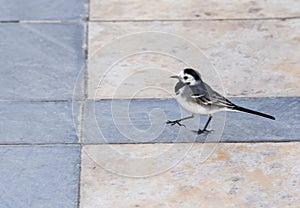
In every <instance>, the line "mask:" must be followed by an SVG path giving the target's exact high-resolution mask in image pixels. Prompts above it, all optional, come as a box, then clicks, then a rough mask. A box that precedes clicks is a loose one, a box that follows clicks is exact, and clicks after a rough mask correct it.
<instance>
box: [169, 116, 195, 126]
mask: <svg viewBox="0 0 300 208" xmlns="http://www.w3.org/2000/svg"><path fill="white" fill-rule="evenodd" d="M193 117H194V114H192V115H191V116H188V117H185V118H181V119H178V120H174V121H170V120H168V121H167V122H166V124H171V126H174V125H175V124H178V125H179V126H184V127H185V125H184V124H181V123H180V121H184V120H187V119H191V118H193Z"/></svg>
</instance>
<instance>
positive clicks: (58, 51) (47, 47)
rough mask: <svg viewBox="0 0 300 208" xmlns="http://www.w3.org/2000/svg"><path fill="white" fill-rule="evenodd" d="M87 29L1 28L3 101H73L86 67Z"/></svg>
mask: <svg viewBox="0 0 300 208" xmlns="http://www.w3.org/2000/svg"><path fill="white" fill-rule="evenodd" d="M83 41H84V26H83V24H82V23H64V24H54V23H53V24H51V23H48V24H47V23H45V24H42V23H41V24H14V23H10V24H1V25H0V46H1V54H0V63H1V64H2V67H1V70H0V88H1V92H0V100H67V99H68V100H70V99H72V95H73V88H74V86H75V82H76V79H77V76H78V73H79V72H80V70H81V69H82V68H83V66H84V52H83V49H82V47H83Z"/></svg>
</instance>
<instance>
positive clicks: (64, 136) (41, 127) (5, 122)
mask: <svg viewBox="0 0 300 208" xmlns="http://www.w3.org/2000/svg"><path fill="white" fill-rule="evenodd" d="M79 110H80V107H79V104H76V103H74V106H73V109H72V103H71V102H0V144H20V143H27V144H28V143H30V144H32V143H73V142H75V143H76V142H78V136H77V133H76V126H77V127H78V126H79V123H78V121H79Z"/></svg>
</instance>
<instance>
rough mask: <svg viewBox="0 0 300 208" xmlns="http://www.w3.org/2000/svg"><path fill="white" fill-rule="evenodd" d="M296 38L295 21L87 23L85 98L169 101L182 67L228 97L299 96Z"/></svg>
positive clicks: (298, 31)
mask: <svg viewBox="0 0 300 208" xmlns="http://www.w3.org/2000/svg"><path fill="white" fill-rule="evenodd" d="M145 31H160V33H159V32H154V33H145ZM130 34H131V35H130ZM149 34H150V35H149ZM298 34H300V22H299V21H298V20H286V21H277V20H270V21H207V22H197V21H190V22H130V23H129V22H122V23H90V25H89V55H90V57H89V67H88V68H89V69H88V74H89V81H88V93H89V98H91V99H92V98H96V99H107V98H108V99H109V98H132V97H135V98H165V97H171V94H173V86H174V84H175V81H174V80H172V79H169V76H170V75H171V74H172V73H178V72H179V71H180V70H181V69H183V68H184V67H187V66H192V67H194V68H196V69H198V70H199V71H200V72H201V74H202V76H203V79H204V80H205V81H206V82H208V83H209V84H211V85H212V86H213V87H214V88H215V89H216V90H219V91H221V92H222V86H223V87H224V91H223V94H227V96H245V97H265V96H267V97H268V96H271V97H277V96H280V97H281V96H299V95H300V88H299V82H300V59H299V54H300V39H299V35H298ZM174 35H176V36H174ZM177 36H178V37H177ZM182 38H183V39H182ZM185 40H186V41H185ZM188 41H189V42H188ZM190 42H191V43H192V44H194V46H195V47H194V46H193V45H192V44H191V43H190ZM196 47H198V48H200V50H198V49H197V48H196ZM202 53H203V54H202Z"/></svg>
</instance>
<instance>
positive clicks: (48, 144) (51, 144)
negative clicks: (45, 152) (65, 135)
mask: <svg viewBox="0 0 300 208" xmlns="http://www.w3.org/2000/svg"><path fill="white" fill-rule="evenodd" d="M56 145H68V146H73V145H75V146H79V145H80V144H79V143H78V142H65V143H62V142H53V143H51V142H48V143H0V147H1V146H56Z"/></svg>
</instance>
